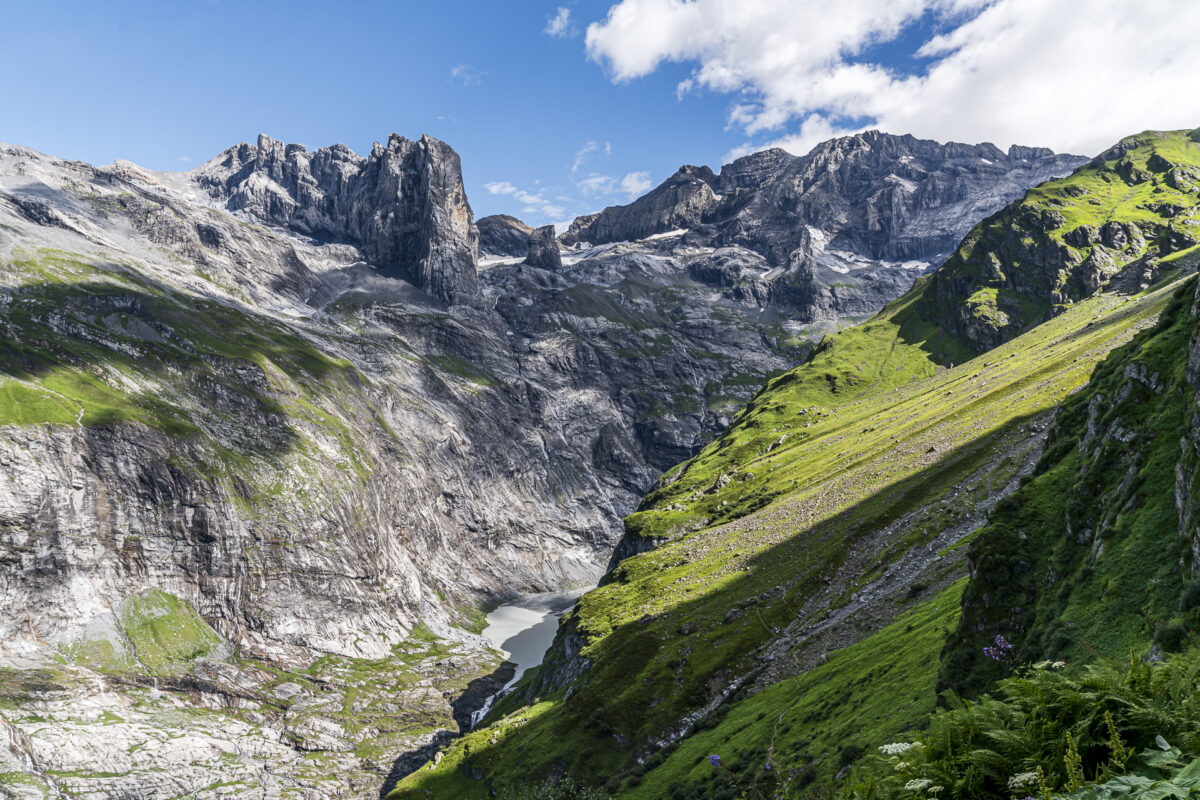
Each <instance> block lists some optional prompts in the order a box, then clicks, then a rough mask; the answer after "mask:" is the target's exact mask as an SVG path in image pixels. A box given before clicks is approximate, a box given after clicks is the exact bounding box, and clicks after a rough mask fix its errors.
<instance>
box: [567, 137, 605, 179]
mask: <svg viewBox="0 0 1200 800" xmlns="http://www.w3.org/2000/svg"><path fill="white" fill-rule="evenodd" d="M597 154H600V155H603V156H605V157H608V156H610V155H612V143H610V142H608V141H604V142H598V141H596V140H595V139H589V140H587V141H586V142H584V143H583V147H581V148H579V150H578V151H577V152H576V153H575V161H574V163H572V164H571V172H578V171H579V168H580V167H582V166H583V165H584V163H585V162H587V161H589V160H590V159H591V158H592V157H593V156H596V155H597Z"/></svg>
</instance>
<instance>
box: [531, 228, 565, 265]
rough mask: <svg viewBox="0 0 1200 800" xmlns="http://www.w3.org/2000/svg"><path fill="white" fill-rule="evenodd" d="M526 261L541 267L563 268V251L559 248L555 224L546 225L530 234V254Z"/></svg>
mask: <svg viewBox="0 0 1200 800" xmlns="http://www.w3.org/2000/svg"><path fill="white" fill-rule="evenodd" d="M525 263H526V264H528V265H529V266H531V267H538V268H540V269H550V270H560V269H562V265H563V264H562V253H560V252H559V250H558V237H557V236H556V235H555V233H554V226H553V225H544V226H542V227H541V228H538V229H537V230H536V231H534V232H533V233H531V234H529V254H528V255H527V256H526V257H525Z"/></svg>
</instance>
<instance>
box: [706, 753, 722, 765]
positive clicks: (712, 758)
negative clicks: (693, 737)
mask: <svg viewBox="0 0 1200 800" xmlns="http://www.w3.org/2000/svg"><path fill="white" fill-rule="evenodd" d="M708 763H710V764H712V765H713V766H714V767H719V766H721V757H720V756H719V755H716V754H715V753H714V754H713V755H711V756H709V757H708Z"/></svg>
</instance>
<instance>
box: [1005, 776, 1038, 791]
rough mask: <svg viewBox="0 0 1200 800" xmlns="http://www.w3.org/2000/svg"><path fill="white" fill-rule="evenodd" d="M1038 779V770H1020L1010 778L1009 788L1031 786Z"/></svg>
mask: <svg viewBox="0 0 1200 800" xmlns="http://www.w3.org/2000/svg"><path fill="white" fill-rule="evenodd" d="M1036 780H1037V773H1036V772H1018V773H1017V774H1016V775H1013V776H1012V777H1011V778H1009V779H1008V788H1010V789H1020V788H1022V787H1024V786H1030V785H1032V784H1033V783H1034V782H1035V781H1036Z"/></svg>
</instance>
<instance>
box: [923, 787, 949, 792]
mask: <svg viewBox="0 0 1200 800" xmlns="http://www.w3.org/2000/svg"><path fill="white" fill-rule="evenodd" d="M945 788H946V787H945V786H930V787H929V788H928V789H927V790H926V791H928V792H929V794H937V793H938V792H940V791H941V790H942V789H945Z"/></svg>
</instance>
